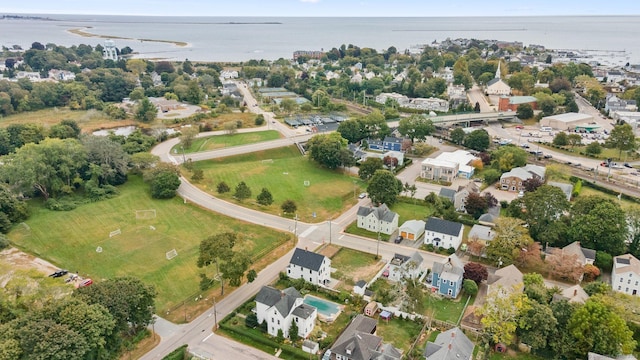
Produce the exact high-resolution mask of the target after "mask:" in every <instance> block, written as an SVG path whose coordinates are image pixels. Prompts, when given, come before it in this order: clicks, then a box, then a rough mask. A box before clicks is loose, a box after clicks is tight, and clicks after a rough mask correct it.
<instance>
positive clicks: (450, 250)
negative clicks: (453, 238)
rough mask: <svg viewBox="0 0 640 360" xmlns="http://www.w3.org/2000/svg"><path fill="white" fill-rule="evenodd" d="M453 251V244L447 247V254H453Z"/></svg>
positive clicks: (454, 250)
mask: <svg viewBox="0 0 640 360" xmlns="http://www.w3.org/2000/svg"><path fill="white" fill-rule="evenodd" d="M455 252H456V249H455V248H454V247H453V246H451V247H450V248H448V249H447V254H449V255H451V254H454V253H455Z"/></svg>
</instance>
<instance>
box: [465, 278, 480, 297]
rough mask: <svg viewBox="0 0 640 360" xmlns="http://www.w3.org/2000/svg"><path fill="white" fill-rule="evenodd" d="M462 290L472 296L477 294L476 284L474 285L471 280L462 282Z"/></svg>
mask: <svg viewBox="0 0 640 360" xmlns="http://www.w3.org/2000/svg"><path fill="white" fill-rule="evenodd" d="M462 289H463V290H464V293H465V294H467V295H469V296H474V295H475V294H477V293H478V284H476V282H475V281H473V280H470V279H465V280H464V281H463V282H462Z"/></svg>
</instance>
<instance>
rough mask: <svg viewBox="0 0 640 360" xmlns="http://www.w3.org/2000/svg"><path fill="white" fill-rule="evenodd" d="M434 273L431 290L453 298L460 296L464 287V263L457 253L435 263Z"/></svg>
mask: <svg viewBox="0 0 640 360" xmlns="http://www.w3.org/2000/svg"><path fill="white" fill-rule="evenodd" d="M432 274H433V275H432V279H431V291H433V292H437V293H438V294H440V295H442V296H446V297H449V298H452V299H455V298H457V297H458V295H459V294H460V290H461V289H462V280H463V275H464V265H462V262H461V261H460V259H459V258H458V256H456V254H453V255H451V256H449V257H448V258H447V259H446V260H445V261H444V262H436V263H433V268H432Z"/></svg>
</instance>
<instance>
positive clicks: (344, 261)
mask: <svg viewBox="0 0 640 360" xmlns="http://www.w3.org/2000/svg"><path fill="white" fill-rule="evenodd" d="M378 261H379V260H376V259H374V257H373V255H371V254H368V253H364V252H361V251H357V250H352V249H349V248H342V249H340V252H338V254H336V256H334V257H333V258H332V259H331V267H334V268H336V269H340V271H342V272H344V273H346V274H350V273H353V272H354V271H356V270H357V269H359V268H363V267H367V266H372V265H375V264H377V263H378Z"/></svg>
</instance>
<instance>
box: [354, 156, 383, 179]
mask: <svg viewBox="0 0 640 360" xmlns="http://www.w3.org/2000/svg"><path fill="white" fill-rule="evenodd" d="M383 165H384V164H383V163H382V159H380V158H377V157H368V158H366V159H365V160H364V161H363V162H362V163H361V164H360V169H359V170H358V176H359V177H360V179H362V180H365V181H366V180H369V179H370V178H371V177H372V176H373V174H375V172H376V171H378V170H382V169H383Z"/></svg>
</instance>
